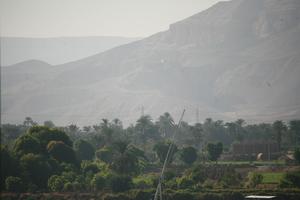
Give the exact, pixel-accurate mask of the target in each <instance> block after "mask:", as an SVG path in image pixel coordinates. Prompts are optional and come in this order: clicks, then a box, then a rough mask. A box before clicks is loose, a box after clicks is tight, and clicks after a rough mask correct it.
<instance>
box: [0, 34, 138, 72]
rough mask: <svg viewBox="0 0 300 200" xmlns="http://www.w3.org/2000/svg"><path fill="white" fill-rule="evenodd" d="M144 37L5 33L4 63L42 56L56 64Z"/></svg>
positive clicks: (2, 60)
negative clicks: (23, 35)
mask: <svg viewBox="0 0 300 200" xmlns="http://www.w3.org/2000/svg"><path fill="white" fill-rule="evenodd" d="M138 39H140V38H125V37H109V36H95V37H55V38H20V37H1V38H0V40H1V43H0V46H1V65H2V66H7V65H12V64H16V63H19V62H23V61H26V60H41V61H44V62H47V63H49V64H52V65H57V64H63V63H66V62H71V61H74V60H79V59H82V58H85V57H88V56H91V55H94V54H97V53H99V52H103V51H105V50H108V49H111V48H113V47H116V46H119V45H123V44H126V43H130V42H133V41H136V40H138Z"/></svg>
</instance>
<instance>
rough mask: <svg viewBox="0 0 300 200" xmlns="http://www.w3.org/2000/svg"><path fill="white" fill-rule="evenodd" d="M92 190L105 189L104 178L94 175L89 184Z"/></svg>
mask: <svg viewBox="0 0 300 200" xmlns="http://www.w3.org/2000/svg"><path fill="white" fill-rule="evenodd" d="M91 185H92V187H93V189H94V190H102V189H103V188H104V187H105V178H104V177H103V176H101V174H96V175H95V176H94V177H93V179H92V182H91Z"/></svg>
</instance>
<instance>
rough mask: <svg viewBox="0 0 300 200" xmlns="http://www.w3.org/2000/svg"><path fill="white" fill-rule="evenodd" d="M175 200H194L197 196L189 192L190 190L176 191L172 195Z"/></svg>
mask: <svg viewBox="0 0 300 200" xmlns="http://www.w3.org/2000/svg"><path fill="white" fill-rule="evenodd" d="M172 199H173V200H187V199H188V200H194V199H195V197H194V195H193V194H191V193H188V192H175V193H174V194H173V195H172Z"/></svg>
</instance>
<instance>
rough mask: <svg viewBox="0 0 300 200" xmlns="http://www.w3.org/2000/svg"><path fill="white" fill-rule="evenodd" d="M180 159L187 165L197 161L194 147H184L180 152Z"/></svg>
mask: <svg viewBox="0 0 300 200" xmlns="http://www.w3.org/2000/svg"><path fill="white" fill-rule="evenodd" d="M180 159H181V160H182V161H183V162H184V163H186V164H188V165H191V164H193V162H195V160H196V159H197V150H196V149H195V148H194V147H185V148H183V149H182V150H181V152H180Z"/></svg>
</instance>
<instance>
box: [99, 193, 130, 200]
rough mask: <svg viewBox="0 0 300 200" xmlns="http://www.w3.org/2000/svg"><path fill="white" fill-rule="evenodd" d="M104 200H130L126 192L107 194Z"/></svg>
mask: <svg viewBox="0 0 300 200" xmlns="http://www.w3.org/2000/svg"><path fill="white" fill-rule="evenodd" d="M103 200H130V198H129V197H128V196H126V195H125V194H106V195H105V196H104V197H103Z"/></svg>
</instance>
